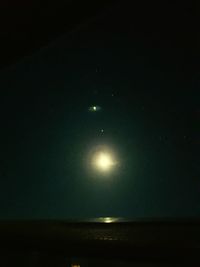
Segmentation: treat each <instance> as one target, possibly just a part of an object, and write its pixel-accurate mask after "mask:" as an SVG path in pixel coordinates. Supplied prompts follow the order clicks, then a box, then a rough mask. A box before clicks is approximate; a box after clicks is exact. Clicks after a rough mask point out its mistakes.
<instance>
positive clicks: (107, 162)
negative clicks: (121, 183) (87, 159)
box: [92, 151, 116, 172]
mask: <svg viewBox="0 0 200 267" xmlns="http://www.w3.org/2000/svg"><path fill="white" fill-rule="evenodd" d="M92 163H93V164H92V165H93V167H94V169H95V170H97V171H100V172H109V171H111V170H112V169H113V167H114V165H115V164H116V163H115V161H114V158H113V155H112V154H111V153H109V152H106V151H98V152H96V154H95V155H93V159H92Z"/></svg>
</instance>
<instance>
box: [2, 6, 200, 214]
mask: <svg viewBox="0 0 200 267" xmlns="http://www.w3.org/2000/svg"><path fill="white" fill-rule="evenodd" d="M181 8H183V9H184V7H180V14H179V17H178V18H177V13H176V12H175V11H173V10H171V9H170V12H171V13H170V16H168V14H169V13H168V11H169V10H167V11H166V10H165V11H162V12H163V13H162V12H160V14H157V13H156V12H155V14H151V13H149V12H148V7H147V8H146V9H145V11H144V10H140V12H139V11H137V9H136V10H134V11H133V10H130V7H129V6H121V5H116V7H113V8H112V9H111V10H109V11H108V12H105V13H103V14H102V15H101V16H99V17H98V18H97V19H93V20H91V21H90V22H88V23H85V24H83V25H81V26H80V27H78V28H77V29H76V30H74V31H72V32H71V33H68V34H65V35H63V36H62V37H60V38H58V39H57V40H56V41H54V42H53V43H51V44H49V45H47V46H46V47H44V48H42V49H41V50H40V51H38V52H36V53H35V54H34V55H32V56H30V57H27V58H24V59H23V60H21V61H19V62H18V63H17V64H15V65H12V66H9V67H7V68H6V69H4V70H1V72H0V88H1V97H0V109H1V110H0V111H1V113H0V114H1V115H0V119H1V131H0V140H1V143H0V145H1V155H0V218H1V219H33V218H36V219H73V218H78V219H81V218H91V217H92V218H93V217H105V216H107V217H108V216H109V217H125V218H131V219H137V218H157V217H159V218H160V217H190V216H199V215H200V176H199V169H198V168H199V167H198V160H197V147H198V144H197V143H198V142H197V141H196V138H197V135H198V134H197V131H198V129H199V128H198V125H197V122H195V119H196V117H197V115H196V114H199V113H197V110H198V108H197V106H198V104H199V103H198V102H199V101H198V99H199V96H200V95H199V93H197V92H198V90H197V80H198V79H197V74H196V72H195V66H194V62H195V49H194V47H193V46H194V36H193V35H192V33H191V31H190V27H191V20H190V22H189V23H188V20H187V21H185V17H187V12H185V13H184V11H185V10H182V9H181ZM138 12H139V15H138ZM173 12H174V13H173ZM144 18H145V19H144ZM169 18H170V19H169ZM93 107H97V110H95V111H93V110H92V108H93ZM105 147H106V148H107V149H108V150H110V151H112V153H113V154H114V156H115V157H116V158H117V162H118V163H117V164H116V166H114V167H113V169H112V170H111V171H109V172H108V173H101V171H99V170H96V171H95V170H91V166H90V156H92V154H93V152H94V151H98V150H101V149H102V148H105Z"/></svg>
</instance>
